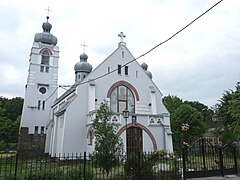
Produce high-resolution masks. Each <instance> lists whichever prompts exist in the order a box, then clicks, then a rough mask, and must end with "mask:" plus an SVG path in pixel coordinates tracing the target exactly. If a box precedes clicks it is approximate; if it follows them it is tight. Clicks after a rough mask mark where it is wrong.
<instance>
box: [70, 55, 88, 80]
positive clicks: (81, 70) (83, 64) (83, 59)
mask: <svg viewBox="0 0 240 180" xmlns="http://www.w3.org/2000/svg"><path fill="white" fill-rule="evenodd" d="M87 59H88V56H87V54H85V53H82V54H81V55H80V62H78V63H76V64H75V66H74V70H75V81H76V82H77V81H81V80H83V79H84V78H85V77H86V76H87V75H88V74H89V73H90V72H91V71H92V65H91V64H89V63H88V62H87Z"/></svg>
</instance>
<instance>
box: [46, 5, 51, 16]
mask: <svg viewBox="0 0 240 180" xmlns="http://www.w3.org/2000/svg"><path fill="white" fill-rule="evenodd" d="M45 10H46V11H48V16H49V11H52V10H51V9H49V6H48V8H47V9H45Z"/></svg>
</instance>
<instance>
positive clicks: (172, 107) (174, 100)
mask: <svg viewBox="0 0 240 180" xmlns="http://www.w3.org/2000/svg"><path fill="white" fill-rule="evenodd" d="M163 104H164V105H165V106H166V107H167V109H168V111H169V112H170V114H171V116H172V115H173V114H174V112H175V111H176V109H177V108H178V107H179V106H181V105H182V104H183V100H182V99H180V98H179V97H177V96H171V95H168V96H165V97H164V98H163Z"/></svg>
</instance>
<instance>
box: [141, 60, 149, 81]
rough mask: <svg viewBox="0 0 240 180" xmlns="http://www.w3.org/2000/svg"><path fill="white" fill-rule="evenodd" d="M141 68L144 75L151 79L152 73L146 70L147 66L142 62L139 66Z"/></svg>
mask: <svg viewBox="0 0 240 180" xmlns="http://www.w3.org/2000/svg"><path fill="white" fill-rule="evenodd" d="M141 67H142V68H143V70H144V71H145V73H146V74H147V75H148V76H149V77H150V78H151V79H152V73H151V72H150V71H148V70H147V69H148V65H147V64H146V63H145V62H144V63H142V64H141Z"/></svg>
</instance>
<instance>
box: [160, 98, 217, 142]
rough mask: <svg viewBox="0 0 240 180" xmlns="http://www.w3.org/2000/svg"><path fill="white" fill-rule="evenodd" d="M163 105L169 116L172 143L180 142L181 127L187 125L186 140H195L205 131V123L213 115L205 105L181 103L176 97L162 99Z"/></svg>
mask: <svg viewBox="0 0 240 180" xmlns="http://www.w3.org/2000/svg"><path fill="white" fill-rule="evenodd" d="M163 103H164V104H165V106H166V107H167V109H168V111H169V112H170V116H171V128H172V131H173V139H174V141H179V142H181V141H182V138H183V132H182V131H181V125H182V124H183V123H187V124H189V126H190V128H189V130H188V140H195V139H196V138H198V137H200V136H202V135H203V134H204V132H205V131H206V122H208V121H209V120H210V119H211V117H212V114H213V111H212V110H210V109H209V108H208V107H207V106H206V105H204V104H202V103H200V102H198V101H193V102H192V101H183V100H182V99H181V98H179V97H177V96H171V95H168V96H166V97H164V98H163Z"/></svg>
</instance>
